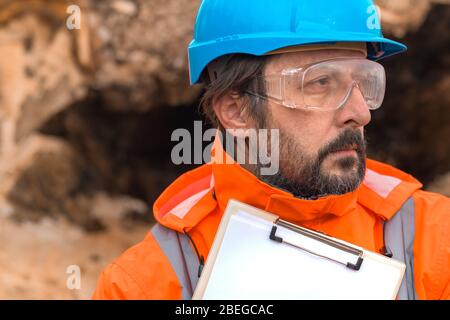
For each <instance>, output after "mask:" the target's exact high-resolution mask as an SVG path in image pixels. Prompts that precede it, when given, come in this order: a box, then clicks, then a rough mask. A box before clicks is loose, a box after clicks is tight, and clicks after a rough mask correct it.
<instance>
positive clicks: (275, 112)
mask: <svg viewBox="0 0 450 320" xmlns="http://www.w3.org/2000/svg"><path fill="white" fill-rule="evenodd" d="M344 57H349V58H355V57H364V56H363V54H362V53H360V52H357V51H351V50H348V51H347V50H321V51H311V52H295V53H286V54H281V55H277V56H274V57H272V58H271V59H270V60H269V62H268V63H267V65H266V69H265V74H266V75H268V74H273V73H277V72H278V73H279V72H281V71H282V70H283V69H286V68H293V67H302V66H305V65H309V64H312V63H315V62H319V61H323V60H328V59H333V58H344ZM266 107H267V113H266V117H265V125H264V127H266V128H269V129H272V128H273V129H279V132H280V166H279V168H280V170H279V172H278V173H277V174H276V175H272V176H260V178H261V179H262V180H264V181H266V182H268V183H270V184H272V185H274V186H276V187H279V188H282V189H285V190H287V191H289V192H292V193H293V194H294V195H296V196H299V197H305V198H310V197H317V196H323V195H327V194H343V193H347V192H351V191H353V190H355V189H356V188H357V187H358V186H359V184H360V183H361V181H362V179H363V176H364V172H365V142H364V126H365V125H367V124H368V123H369V122H370V118H371V117H370V112H369V109H368V107H367V105H366V102H365V100H364V98H363V96H362V94H361V92H360V91H359V90H358V89H357V88H354V90H353V91H352V94H351V96H350V97H349V99H348V101H347V102H346V104H345V105H344V106H343V107H341V108H340V109H337V110H329V111H318V110H305V109H290V108H286V107H284V106H281V105H279V104H276V103H273V102H270V101H269V102H267V106H266ZM257 171H258V170H257Z"/></svg>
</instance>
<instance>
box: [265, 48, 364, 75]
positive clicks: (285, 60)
mask: <svg viewBox="0 0 450 320" xmlns="http://www.w3.org/2000/svg"><path fill="white" fill-rule="evenodd" d="M347 57H348V58H365V56H364V54H363V53H362V52H359V51H354V50H342V49H322V50H316V51H299V52H289V53H282V54H277V55H273V56H270V57H269V60H268V62H267V64H266V68H265V72H264V73H265V74H271V73H276V72H281V71H282V70H284V69H287V68H297V67H302V66H306V65H309V64H311V63H315V62H319V61H323V60H328V59H334V58H347Z"/></svg>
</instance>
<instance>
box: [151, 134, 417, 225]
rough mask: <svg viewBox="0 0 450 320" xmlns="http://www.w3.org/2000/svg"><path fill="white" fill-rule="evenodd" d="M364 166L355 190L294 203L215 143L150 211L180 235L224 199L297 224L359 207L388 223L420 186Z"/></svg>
mask: <svg viewBox="0 0 450 320" xmlns="http://www.w3.org/2000/svg"><path fill="white" fill-rule="evenodd" d="M218 159H222V161H217V160H218ZM366 164H367V166H366V167H367V170H366V175H365V178H364V181H363V183H362V184H361V185H360V186H359V187H358V188H357V189H356V190H355V191H353V192H349V193H346V194H343V195H330V196H326V197H321V198H318V199H316V200H306V199H299V198H296V197H294V196H293V195H292V194H290V193H288V192H286V191H284V190H280V189H278V188H275V187H272V186H270V185H268V184H266V183H264V182H262V181H261V180H259V179H258V178H257V177H256V176H254V175H253V174H251V173H250V172H249V171H247V170H245V169H244V168H242V167H241V166H240V165H239V164H238V163H236V162H235V161H234V160H233V159H231V157H230V156H229V155H228V154H226V153H225V151H224V150H223V148H222V145H221V143H218V139H216V141H215V142H214V145H213V148H212V161H211V163H209V164H206V165H203V166H201V167H199V168H197V169H194V170H192V171H189V172H187V173H185V174H183V175H182V176H181V177H179V178H178V179H177V180H176V181H174V182H173V183H172V184H171V185H170V186H169V187H168V188H167V189H166V190H165V191H164V192H163V193H162V194H161V195H160V197H159V198H158V199H157V200H156V202H155V204H154V206H153V211H154V215H155V218H156V220H157V221H158V222H159V223H161V224H162V225H164V226H166V227H168V228H171V229H174V230H177V231H180V232H183V231H184V230H186V229H187V230H189V229H191V228H193V227H194V226H196V225H197V224H198V223H199V222H200V221H202V220H203V219H204V218H205V217H206V216H207V215H208V214H209V213H211V212H212V211H213V210H214V209H215V208H216V206H217V205H218V206H219V208H220V211H221V212H223V211H224V210H225V208H226V205H227V203H228V200H230V199H236V200H239V201H242V202H245V203H247V204H250V205H253V206H255V207H258V208H261V209H264V210H266V211H269V212H272V213H274V214H277V215H279V216H280V218H282V219H284V220H287V221H290V222H292V223H297V224H302V223H308V222H309V223H314V222H316V221H320V220H325V219H333V218H336V217H342V216H344V215H347V214H348V213H350V212H353V211H355V210H358V209H360V208H362V207H363V208H365V209H367V210H369V211H371V212H373V213H374V214H376V215H378V216H379V217H381V218H382V219H383V220H389V219H390V218H392V216H393V215H394V214H395V213H396V212H397V211H398V210H399V209H400V208H401V206H402V205H403V203H404V202H405V201H406V200H407V199H408V198H409V197H411V196H412V194H413V193H414V192H415V191H416V190H418V189H420V188H421V187H422V184H421V183H420V182H419V181H417V180H416V179H414V178H413V177H412V176H410V175H409V174H406V173H404V172H402V171H400V170H398V169H395V168H393V167H391V166H389V165H387V164H383V163H381V162H377V161H374V160H370V159H367V161H366Z"/></svg>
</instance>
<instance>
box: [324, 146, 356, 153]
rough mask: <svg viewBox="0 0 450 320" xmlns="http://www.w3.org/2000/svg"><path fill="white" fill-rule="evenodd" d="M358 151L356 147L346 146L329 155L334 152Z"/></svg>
mask: <svg viewBox="0 0 450 320" xmlns="http://www.w3.org/2000/svg"><path fill="white" fill-rule="evenodd" d="M356 150H358V147H357V146H356V145H351V146H346V147H343V148H340V149H336V150H333V151H332V152H331V153H335V152H345V151H356Z"/></svg>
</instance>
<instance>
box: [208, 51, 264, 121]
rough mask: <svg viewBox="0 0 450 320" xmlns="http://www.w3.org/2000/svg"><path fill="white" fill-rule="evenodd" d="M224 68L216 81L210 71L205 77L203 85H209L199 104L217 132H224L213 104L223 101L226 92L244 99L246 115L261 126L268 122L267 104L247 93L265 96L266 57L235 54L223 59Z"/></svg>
mask: <svg viewBox="0 0 450 320" xmlns="http://www.w3.org/2000/svg"><path fill="white" fill-rule="evenodd" d="M223 59H225V61H226V62H225V65H224V68H223V71H222V72H221V73H220V74H219V75H217V78H216V79H215V80H212V79H210V77H209V75H208V71H207V70H204V72H203V73H202V78H201V79H202V81H203V82H204V83H205V84H206V86H205V93H204V95H203V97H202V99H201V102H200V108H201V111H202V113H203V114H204V115H205V116H206V118H207V119H208V120H209V121H210V122H211V124H212V125H213V126H215V127H216V128H221V124H220V122H219V119H218V118H217V116H216V114H215V112H214V110H213V104H214V102H215V101H216V100H217V99H219V98H221V97H223V95H225V94H226V93H227V92H229V91H233V92H236V93H237V94H238V95H240V96H242V97H243V98H244V103H245V110H246V112H247V114H248V115H249V116H250V117H251V118H252V119H253V120H255V122H256V124H257V125H258V126H260V127H261V126H262V125H263V124H264V121H265V111H264V105H265V101H264V100H262V99H261V98H259V97H256V96H253V95H249V94H248V93H247V91H251V92H257V93H259V94H261V95H264V94H265V93H266V88H265V84H264V81H263V78H262V77H261V76H262V75H263V74H264V69H265V66H266V63H267V59H268V58H267V57H266V56H255V55H250V54H232V55H227V56H224V57H223Z"/></svg>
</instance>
